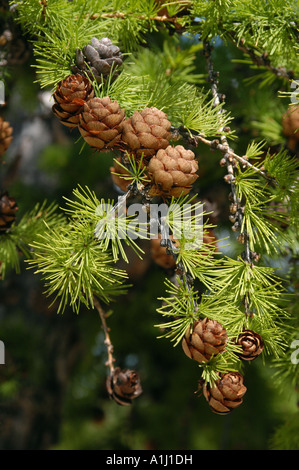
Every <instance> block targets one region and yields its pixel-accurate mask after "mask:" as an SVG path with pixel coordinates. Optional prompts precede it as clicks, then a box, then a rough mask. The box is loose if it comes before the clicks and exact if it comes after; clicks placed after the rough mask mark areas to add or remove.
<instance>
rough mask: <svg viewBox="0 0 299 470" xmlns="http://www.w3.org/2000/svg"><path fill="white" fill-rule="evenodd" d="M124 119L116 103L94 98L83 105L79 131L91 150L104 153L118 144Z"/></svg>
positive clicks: (122, 111) (123, 112)
mask: <svg viewBox="0 0 299 470" xmlns="http://www.w3.org/2000/svg"><path fill="white" fill-rule="evenodd" d="M124 119H125V111H124V109H121V108H120V106H119V104H118V102H117V101H113V102H112V101H111V100H110V98H109V96H105V97H104V98H98V97H95V98H92V99H90V100H89V101H87V102H86V103H84V106H83V111H82V113H81V115H80V122H79V131H80V133H81V135H82V137H83V138H84V140H85V141H86V142H87V143H88V144H89V145H90V146H91V147H92V148H95V149H97V150H100V151H103V152H105V151H108V150H109V149H111V148H113V147H115V146H117V144H118V143H119V141H120V139H121V131H122V126H123V122H124Z"/></svg>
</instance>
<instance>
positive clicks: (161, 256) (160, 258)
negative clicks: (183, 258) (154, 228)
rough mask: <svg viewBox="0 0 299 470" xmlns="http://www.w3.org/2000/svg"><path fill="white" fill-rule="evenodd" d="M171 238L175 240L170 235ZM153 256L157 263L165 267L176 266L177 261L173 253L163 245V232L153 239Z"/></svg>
mask: <svg viewBox="0 0 299 470" xmlns="http://www.w3.org/2000/svg"><path fill="white" fill-rule="evenodd" d="M169 238H171V239H172V240H173V237H172V236H171V235H169ZM150 243H151V256H152V259H153V260H154V262H155V263H157V264H158V265H159V266H161V267H162V268H164V269H172V268H174V267H175V265H176V262H175V259H174V257H173V256H172V255H171V254H168V253H167V252H166V247H165V246H161V234H159V235H158V238H152V239H151V242H150Z"/></svg>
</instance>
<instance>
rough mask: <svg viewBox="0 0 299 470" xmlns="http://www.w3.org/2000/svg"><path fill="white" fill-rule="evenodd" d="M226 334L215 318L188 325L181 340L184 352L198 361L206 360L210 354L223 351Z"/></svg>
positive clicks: (226, 338)
mask: <svg viewBox="0 0 299 470" xmlns="http://www.w3.org/2000/svg"><path fill="white" fill-rule="evenodd" d="M227 341H228V336H227V333H226V330H225V328H223V326H222V325H221V324H220V323H219V322H217V321H216V320H210V319H209V318H205V319H204V320H199V321H196V322H195V323H194V324H193V327H192V330H191V328H190V327H189V328H188V330H187V332H186V334H185V336H184V338H183V340H182V347H183V351H184V352H185V354H186V355H187V356H188V357H190V358H191V359H194V360H195V361H198V362H208V361H209V360H210V359H211V357H212V356H216V355H217V354H219V353H222V352H224V351H225V347H226V344H227Z"/></svg>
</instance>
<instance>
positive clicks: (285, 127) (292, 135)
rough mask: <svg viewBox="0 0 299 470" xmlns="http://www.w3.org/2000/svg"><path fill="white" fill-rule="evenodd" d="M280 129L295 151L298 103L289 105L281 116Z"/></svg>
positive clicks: (298, 133)
mask: <svg viewBox="0 0 299 470" xmlns="http://www.w3.org/2000/svg"><path fill="white" fill-rule="evenodd" d="M282 131H283V133H284V135H285V136H286V137H288V146H289V148H290V149H291V150H293V151H295V149H296V146H297V145H298V142H299V105H297V106H291V107H290V108H289V109H288V110H287V112H286V113H285V114H284V115H283V117H282Z"/></svg>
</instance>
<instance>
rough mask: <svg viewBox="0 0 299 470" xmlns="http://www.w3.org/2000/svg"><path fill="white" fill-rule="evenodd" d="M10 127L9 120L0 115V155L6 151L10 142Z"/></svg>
mask: <svg viewBox="0 0 299 470" xmlns="http://www.w3.org/2000/svg"><path fill="white" fill-rule="evenodd" d="M12 131H13V129H12V127H11V126H10V124H9V122H7V121H4V119H3V118H2V117H0V157H1V156H2V155H3V154H4V153H5V152H6V150H7V149H8V147H9V146H10V144H11V142H12Z"/></svg>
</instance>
